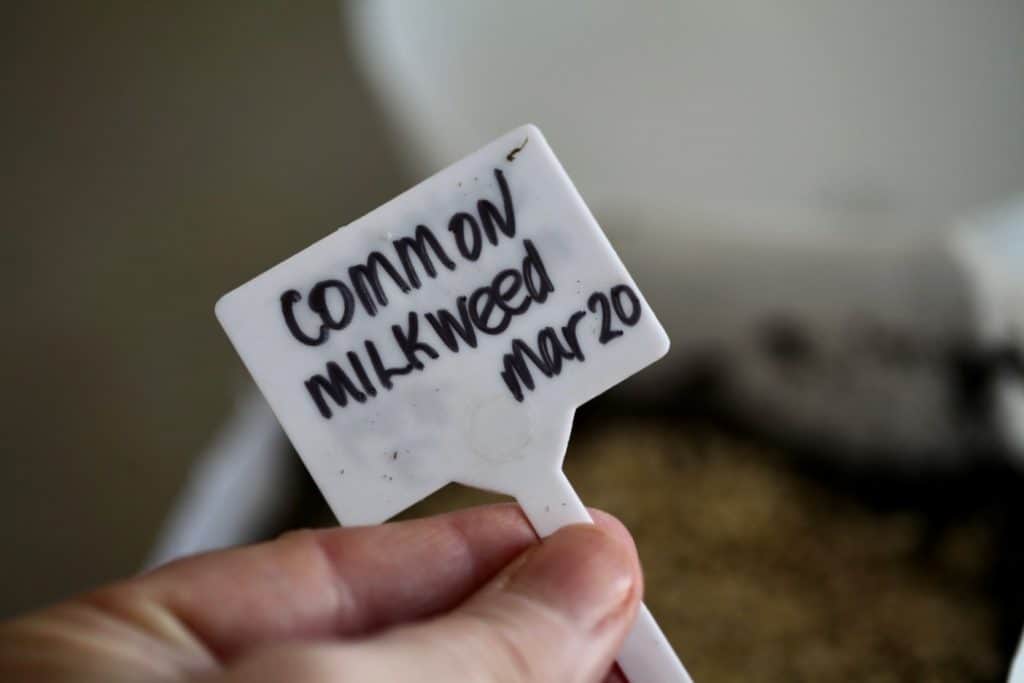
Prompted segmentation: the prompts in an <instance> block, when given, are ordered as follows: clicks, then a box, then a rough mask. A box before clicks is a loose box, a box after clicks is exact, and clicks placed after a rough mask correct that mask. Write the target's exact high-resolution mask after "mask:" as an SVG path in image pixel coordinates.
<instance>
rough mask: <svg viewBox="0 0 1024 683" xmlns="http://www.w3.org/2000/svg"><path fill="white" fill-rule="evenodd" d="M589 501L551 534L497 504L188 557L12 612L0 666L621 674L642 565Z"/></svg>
mask: <svg viewBox="0 0 1024 683" xmlns="http://www.w3.org/2000/svg"><path fill="white" fill-rule="evenodd" d="M594 516H595V520H596V522H597V523H596V525H594V526H589V525H579V526H572V527H566V528H564V529H562V530H560V531H558V532H557V533H555V534H553V535H552V536H549V537H548V538H546V539H544V541H543V542H540V543H538V541H537V538H536V536H535V535H534V533H533V530H532V529H531V527H530V525H529V523H528V522H527V521H526V519H525V518H524V517H523V515H522V513H521V512H520V510H519V508H518V507H516V506H514V505H497V506H489V507H482V508H474V509H471V510H465V511H461V512H456V513H452V514H448V515H442V516H438V517H433V518H429V519H422V520H415V521H409V522H399V523H392V524H386V525H383V526H376V527H362V528H359V527H356V528H347V529H346V528H338V529H327V530H317V531H301V532H295V533H290V534H287V535H285V536H283V537H281V538H279V539H277V540H275V541H272V542H269V543H264V544H261V545H255V546H249V547H245V548H239V549H235V550H226V551H220V552H214V553H209V554H206V555H201V556H197V557H192V558H187V559H183V560H180V561H177V562H173V563H171V564H169V565H167V566H165V567H162V568H160V569H157V570H155V571H153V572H150V573H148V574H144V575H141V576H138V577H135V578H132V579H128V580H126V581H123V582H120V583H117V584H113V585H111V586H108V587H105V588H101V589H99V590H96V591H94V592H92V593H89V594H86V595H83V596H80V597H77V598H74V599H72V600H70V601H68V602H65V603H61V604H59V605H56V606H54V607H50V608H47V609H44V610H41V611H39V612H35V613H33V614H29V615H26V616H24V617H21V618H19V619H16V620H13V621H10V622H7V623H4V624H0V680H3V681H8V682H11V683H13V682H20V681H34V682H42V683H65V682H70V681H75V682H76V683H83V682H85V683H89V682H94V681H95V682H99V681H102V682H103V683H118V682H127V681H132V682H133V683H141V682H147V683H148V682H150V681H154V682H155V681H187V682H190V683H282V682H285V681H287V682H289V683H291V682H295V683H345V682H348V681H357V682H359V683H367V682H377V681H389V682H391V681H393V682H395V683H405V682H410V683H411V682H413V681H416V682H417V683H420V682H423V681H445V682H449V681H451V682H460V681H467V682H468V681H489V682H490V681H494V682H497V681H502V682H508V683H527V682H529V683H534V682H538V683H539V682H541V681H545V682H546V681H553V682H557V683H594V682H597V681H602V680H603V681H606V682H607V681H622V680H624V679H623V678H622V677H621V674H620V673H619V672H618V670H617V669H616V668H614V667H613V660H614V658H615V654H616V653H617V651H618V649H619V646H620V644H621V643H622V640H623V638H624V637H625V635H626V633H627V631H628V630H629V627H630V625H631V624H632V621H633V616H634V614H635V611H636V608H637V606H638V605H639V603H640V598H641V592H642V580H641V576H640V569H639V565H638V562H637V557H636V551H635V548H634V547H633V543H632V540H631V539H630V536H629V533H628V532H627V531H626V530H625V528H624V527H622V525H621V524H619V523H618V522H616V521H615V520H614V519H613V518H611V517H610V516H608V515H604V514H601V513H595V515H594ZM638 683H643V682H638Z"/></svg>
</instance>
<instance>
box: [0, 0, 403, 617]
mask: <svg viewBox="0 0 1024 683" xmlns="http://www.w3.org/2000/svg"><path fill="white" fill-rule="evenodd" d="M4 14H5V17H4V22H3V28H2V29H0V30H2V32H3V35H2V37H0V45H2V47H0V50H2V52H3V55H4V59H3V60H2V62H0V69H2V70H3V75H2V77H0V82H2V83H4V106H3V108H2V109H3V111H2V113H0V124H2V125H0V131H2V132H0V147H2V149H3V155H2V159H3V161H2V163H3V166H4V173H3V183H2V187H3V189H2V203H0V207H2V208H0V220H2V229H0V253H2V255H3V268H2V269H0V278H3V289H4V292H5V297H6V300H7V301H8V311H9V314H8V317H7V319H6V320H5V323H4V331H3V334H2V335H0V368H2V369H0V376H2V377H3V383H2V389H0V401H2V406H3V413H2V415H3V417H2V420H3V434H4V439H3V443H4V448H3V454H2V460H0V547H2V548H3V555H4V560H5V561H4V571H3V574H4V578H5V580H4V582H3V584H2V585H0V616H2V615H4V614H8V613H11V612H13V611H17V610H22V609H24V608H27V607H30V606H33V605H37V604H40V603H41V602H42V601H47V600H52V599H55V598H57V597H59V596H61V595H65V594H67V593H69V592H71V591H74V590H77V589H81V588H83V587H85V586H88V585H91V584H95V583H96V582H99V581H101V580H104V579H109V578H111V577H114V576H117V575H123V574H126V573H130V572H133V571H134V570H136V569H137V567H138V565H139V563H140V562H141V561H142V558H143V557H144V555H145V553H146V551H147V550H148V548H149V546H150V544H151V542H152V540H153V534H154V533H155V530H156V529H157V528H158V526H159V524H160V522H161V520H162V518H163V515H164V514H165V512H166V510H167V507H168V505H169V503H170V501H171V500H172V497H173V496H174V494H175V492H176V491H177V489H178V487H179V486H180V484H181V482H182V480H183V478H184V476H185V472H186V469H187V466H188V464H189V462H190V459H191V458H192V457H193V456H194V454H195V453H196V451H197V450H198V449H199V448H200V447H201V446H202V445H203V443H204V442H205V440H206V439H207V438H208V437H209V435H210V433H211V432H212V430H213V429H214V428H215V426H216V425H217V424H218V422H219V421H220V420H221V419H222V417H223V415H224V413H225V411H226V409H227V407H228V405H229V403H230V402H231V401H232V400H233V396H234V394H235V390H236V389H237V388H238V387H239V386H242V384H243V382H247V381H248V380H247V379H244V375H243V370H242V368H241V364H240V363H239V362H238V361H237V359H236V356H235V354H234V352H233V351H232V350H231V348H230V347H229V345H228V343H227V341H226V339H225V338H224V336H223V334H222V332H221V330H220V328H219V326H218V325H217V323H216V321H215V319H214V317H213V304H214V302H215V300H216V298H217V297H218V296H219V295H220V294H222V293H224V292H225V291H227V290H228V289H230V288H232V287H234V286H236V285H238V284H240V283H241V282H243V281H245V280H246V279H248V278H249V277H251V276H253V275H255V274H257V273H258V272H260V271H261V270H262V269H264V268H266V267H269V266H270V265H273V264H274V263H276V262H277V261H278V260H279V259H280V258H281V257H282V256H283V255H286V254H290V253H292V252H293V251H295V250H297V249H298V248H300V247H303V246H305V245H306V244H308V243H309V242H311V241H313V240H314V239H316V238H318V237H320V236H322V235H324V234H325V233H327V232H329V231H331V230H332V229H333V228H335V227H337V226H339V225H342V224H344V223H346V222H348V221H350V220H352V219H354V218H356V217H358V216H360V215H361V214H363V213H365V212H366V211H368V210H370V209H372V208H373V207H374V206H376V205H377V204H379V203H380V202H381V201H383V200H385V199H387V198H389V197H390V196H392V195H394V194H395V193H397V192H398V191H400V190H401V189H404V185H405V183H404V182H403V181H402V179H401V172H400V170H399V167H398V164H397V161H396V156H395V154H394V150H393V149H392V147H391V146H390V144H389V140H390V137H389V135H388V127H387V125H386V122H385V118H384V117H383V116H382V113H381V111H380V110H379V109H378V108H377V107H376V105H375V104H374V102H373V98H372V96H371V95H370V94H369V93H368V92H367V90H366V88H365V87H364V85H363V84H362V83H361V82H360V81H359V79H358V78H357V76H356V74H355V73H354V72H353V70H352V68H351V67H350V66H349V59H348V55H347V52H346V47H345V45H344V44H343V43H342V42H341V41H340V40H339V24H338V21H339V20H338V16H337V14H338V8H337V6H336V4H335V3H334V2H333V1H322V2H302V3H287V2H263V3H242V2H215V3H207V2H190V3H163V4H154V3H134V2H97V3H64V2H51V3H42V2H36V3H15V5H14V6H13V7H12V6H11V5H10V4H8V5H5V12H4Z"/></svg>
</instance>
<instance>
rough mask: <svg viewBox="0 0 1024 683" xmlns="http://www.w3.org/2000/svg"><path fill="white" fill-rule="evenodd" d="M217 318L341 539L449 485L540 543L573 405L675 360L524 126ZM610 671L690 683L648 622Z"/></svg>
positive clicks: (560, 495) (558, 503)
mask: <svg viewBox="0 0 1024 683" xmlns="http://www.w3.org/2000/svg"><path fill="white" fill-rule="evenodd" d="M216 312H217V317H218V319H219V320H220V322H221V324H222V325H223V326H224V329H225V331H226V332H227V334H228V336H229V337H230V338H231V341H232V343H233V344H234V346H235V348H236V349H237V350H238V353H239V355H240V356H241V357H242V361H243V362H244V363H245V365H246V366H247V367H248V369H249V371H250V372H251V373H252V375H253V377H254V378H255V380H256V383H257V385H259V387H260V389H261V390H262V392H263V393H264V395H265V396H266V398H267V401H268V402H269V403H270V406H271V407H272V408H273V410H274V412H275V413H276V414H277V417H278V419H279V420H280V421H281V424H282V426H283V427H284V430H285V432H286V433H287V434H288V437H289V438H290V439H291V441H292V444H293V445H294V446H295V449H296V450H297V451H298V453H299V455H300V456H301V457H302V459H303V461H304V462H305V464H306V467H307V468H308V469H309V471H310V472H311V474H312V475H313V478H314V479H315V480H316V483H317V485H318V486H319V487H320V489H321V491H323V494H324V497H325V498H326V499H327V502H328V504H329V505H330V506H331V509H332V510H333V511H334V513H335V515H337V517H338V519H339V520H340V521H341V523H342V524H349V525H355V524H376V523H380V522H383V521H385V520H386V519H388V518H389V517H391V516H392V515H395V514H397V513H398V512H401V511H402V510H404V509H405V508H407V507H409V506H410V505H412V504H414V503H416V502H417V501H419V500H421V499H422V498H424V497H426V496H427V495H429V494H430V493H432V492H434V491H436V490H437V489H439V488H441V487H442V486H444V485H446V484H448V483H449V482H459V483H461V484H466V485H469V486H474V487H478V488H482V489H487V490H491V491H495V492H498V493H503V494H506V495H509V496H512V497H514V498H515V499H516V500H517V501H518V502H519V504H520V505H521V506H522V508H523V510H524V512H525V513H526V516H527V517H528V518H529V520H530V522H531V523H532V525H533V527H534V529H535V530H536V531H537V533H538V534H539V535H540V536H542V537H543V536H547V535H549V534H551V533H553V532H554V531H555V530H557V529H558V528H560V527H562V526H565V525H567V524H574V523H581V522H590V521H591V518H590V516H589V514H588V513H587V510H586V508H585V507H584V506H583V504H582V503H581V502H580V500H579V498H578V497H577V495H576V493H575V492H574V491H573V489H572V487H571V486H570V484H569V482H568V480H567V479H566V478H565V475H564V474H562V460H563V458H564V456H565V451H566V447H567V445H568V442H569V433H570V430H571V428H572V420H573V414H574V412H575V410H576V408H577V406H579V405H581V404H582V403H584V402H585V401H588V400H590V399H591V398H593V397H594V396H596V395H598V394H600V393H601V392H603V391H605V390H607V389H608V388H610V387H611V386H613V385H615V384H617V383H618V382H621V381H622V380H624V379H625V378H627V377H629V376H630V375H632V374H633V373H635V372H637V371H638V370H640V369H641V368H643V367H644V366H646V365H648V364H650V363H652V362H654V361H655V360H657V359H658V358H660V357H661V356H663V355H664V354H665V353H666V352H667V351H668V347H669V340H668V337H667V335H666V334H665V331H664V329H662V327H661V325H660V324H659V323H658V320H657V319H656V318H655V317H654V313H653V312H652V311H651V309H650V308H649V307H648V305H647V302H646V301H645V300H644V297H643V295H642V294H641V293H640V291H639V289H637V287H636V284H635V283H634V282H633V279H632V278H631V277H630V276H629V273H628V272H626V269H625V267H624V266H623V265H622V263H621V261H619V258H618V256H617V255H616V254H615V252H614V251H613V249H612V247H611V245H610V244H609V243H608V240H607V239H606V238H605V236H604V233H602V232H601V229H600V228H599V227H598V225H597V222H596V221H595V220H594V217H593V216H592V215H591V214H590V211H589V210H588V209H587V207H586V205H585V204H584V203H583V200H582V198H581V197H580V195H579V193H578V192H577V191H576V188H575V187H574V186H573V184H572V182H571V181H570V180H569V177H568V176H567V175H566V173H565V171H564V170H563V169H562V167H561V165H560V164H559V162H558V160H557V159H556V158H555V155H554V153H553V152H552V151H551V148H550V147H548V145H547V142H546V141H545V140H544V137H543V135H542V134H541V132H540V131H539V130H538V129H537V128H535V127H534V126H524V127H522V128H519V129H516V130H514V131H512V132H510V133H508V134H506V135H503V136H502V137H500V138H499V139H497V140H496V141H494V142H492V143H491V144H489V145H487V146H486V147H484V148H483V149H481V150H480V151H478V152H476V153H475V154H472V155H470V156H468V157H466V158H465V159H462V160H461V161H459V162H457V163H455V164H453V165H452V166H450V167H448V168H447V169H445V170H443V171H441V172H440V173H438V174H436V175H434V176H433V177H431V178H429V179H428V180H426V181H424V182H422V183H420V184H419V185H417V186H416V187H414V188H412V189H411V190H409V191H407V192H405V193H404V194H402V195H400V196H399V197H397V198H395V199H393V200H391V201H390V202H388V203H386V204H384V205H383V206H381V207H380V208H378V209H376V210H375V211H373V212H371V213H369V214H368V215H366V216H364V217H362V218H360V219H359V220H357V221H355V222H354V223H352V224H351V225H348V226H346V227H344V228H342V229H340V230H338V231H336V232H334V233H333V234H331V235H329V236H327V237H325V238H324V239H322V240H320V241H319V242H317V243H315V244H313V245H312V246H310V247H308V248H306V249H305V250H303V251H301V252H299V253H298V254H296V255H295V256H292V257H291V258H289V259H287V260H286V261H284V262H283V263H281V264H279V265H277V266H275V267H273V268H271V269H270V270H268V271H267V272H265V273H263V274H262V275H260V276H259V277H256V278H255V279H253V280H251V281H249V282H248V283H246V284H244V285H242V286H241V287H239V288H237V289H235V290H234V291H232V292H230V293H228V294H226V295H225V296H224V297H223V298H222V299H221V300H220V301H219V302H218V303H217V307H216ZM618 662H619V665H620V667H621V668H622V670H623V671H624V672H625V674H626V676H627V677H629V679H630V680H631V681H635V682H636V683H655V682H658V683H670V682H677V681H678V682H688V681H690V677H689V676H688V675H687V673H686V670H685V669H684V668H683V666H682V664H681V663H680V661H679V659H678V658H677V657H676V655H675V653H674V652H673V651H672V648H671V646H670V645H669V643H668V641H667V640H666V638H665V636H664V634H662V632H661V631H660V629H659V628H658V626H657V624H656V623H655V622H654V619H653V618H652V617H651V614H650V612H649V611H648V610H647V609H646V607H642V608H641V611H640V613H639V615H638V617H637V620H636V623H635V625H634V627H633V630H632V631H631V633H630V635H629V636H628V638H627V640H626V642H625V644H624V646H623V649H622V652H621V653H620V655H619V658H618Z"/></svg>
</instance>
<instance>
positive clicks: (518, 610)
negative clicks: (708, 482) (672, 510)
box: [228, 525, 642, 683]
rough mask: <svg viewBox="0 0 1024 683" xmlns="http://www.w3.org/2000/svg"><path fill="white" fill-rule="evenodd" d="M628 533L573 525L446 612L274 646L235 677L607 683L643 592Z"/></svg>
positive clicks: (311, 682) (306, 681) (307, 681)
mask: <svg viewBox="0 0 1024 683" xmlns="http://www.w3.org/2000/svg"><path fill="white" fill-rule="evenodd" d="M627 539H628V536H626V535H625V534H615V533H614V532H610V531H609V530H607V529H603V528H601V527H598V526H594V525H578V526H571V527H566V528H564V529H562V530H560V531H558V532H556V533H555V534H553V535H551V536H550V537H548V538H547V539H545V540H544V541H543V542H541V543H540V544H538V545H536V546H534V547H533V548H531V549H530V550H527V551H526V552H525V553H524V554H523V555H521V556H520V557H519V558H518V559H517V560H515V561H513V562H512V564H510V565H509V566H508V567H506V568H505V570H504V571H502V572H501V573H500V574H499V575H498V576H497V577H496V578H495V579H493V580H492V581H491V582H490V583H489V584H487V585H486V586H484V588H482V589H481V590H480V591H479V592H478V593H477V594H476V595H474V596H473V597H471V598H470V599H469V600H468V601H467V602H466V603H464V604H463V605H462V606H461V607H459V608H458V609H456V610H455V611H453V612H450V613H448V614H446V615H444V616H442V617H439V618H436V619H434V620H431V621H429V622H424V623H420V624H416V625H412V626H405V627H402V628H398V629H394V630H391V631H388V632H386V633H384V634H382V635H380V636H377V637H375V638H370V639H367V640H364V641H361V642H352V643H346V644H341V645H318V646H305V647H300V648H294V647H293V648H289V649H288V650H285V651H278V652H277V653H275V654H270V653H266V655H269V657H267V656H266V655H265V656H262V657H261V656H257V657H254V658H253V659H251V660H249V661H247V662H243V663H241V666H240V667H239V668H238V669H236V670H235V671H234V672H231V673H229V675H228V680H232V681H233V680H236V679H235V678H234V676H235V675H238V679H237V680H245V681H253V680H259V681H262V680H267V681H270V680H286V679H287V680H298V681H302V682H303V683H321V682H323V683H327V682H328V681H332V682H337V681H395V682H396V683H402V682H409V683H411V682H413V681H453V682H468V681H488V682H491V681H501V682H503V683H505V682H507V683H535V682H536V683H540V682H542V681H544V682H547V681H559V682H564V683H596V682H598V681H602V680H604V679H605V676H606V675H607V674H608V672H609V669H610V668H611V666H612V663H613V661H614V659H615V655H616V654H617V652H618V650H619V647H620V646H621V644H622V640H623V638H625V636H626V633H627V632H628V630H629V628H630V626H631V625H632V623H633V618H634V616H635V613H636V608H637V605H638V604H639V602H640V597H641V592H642V580H641V577H640V568H639V564H638V562H637V557H636V551H635V549H634V548H633V546H632V543H631V542H629V541H628V540H627ZM409 571H416V568H415V567H410V568H409ZM257 659H262V660H263V661H261V662H257V661H255V660H257ZM268 659H269V660H271V661H267V660H268ZM279 667H280V668H279ZM246 669H248V673H246V672H245V671H244V670H246ZM253 674H256V675H253ZM279 674H281V675H286V678H276V676H278V675H279Z"/></svg>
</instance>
